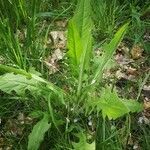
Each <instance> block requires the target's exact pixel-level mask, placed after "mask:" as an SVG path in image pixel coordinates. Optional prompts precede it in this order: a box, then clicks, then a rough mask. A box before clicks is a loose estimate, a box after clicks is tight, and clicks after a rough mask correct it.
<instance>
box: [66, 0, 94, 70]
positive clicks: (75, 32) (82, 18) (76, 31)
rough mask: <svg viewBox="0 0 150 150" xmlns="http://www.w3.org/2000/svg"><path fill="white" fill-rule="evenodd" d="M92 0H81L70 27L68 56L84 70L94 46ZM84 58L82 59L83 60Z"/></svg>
mask: <svg viewBox="0 0 150 150" xmlns="http://www.w3.org/2000/svg"><path fill="white" fill-rule="evenodd" d="M90 1H91V0H80V1H78V6H77V9H76V12H75V15H74V17H73V18H72V19H71V20H70V22H69V27H68V49H69V51H68V56H69V57H70V59H71V63H72V62H73V64H76V66H77V67H78V68H79V67H80V70H81V69H82V70H84V69H85V68H84V67H85V66H86V65H87V64H88V62H89V57H90V53H91V46H92V36H91V30H92V20H91V5H90ZM81 59H82V60H81ZM79 64H80V66H79Z"/></svg>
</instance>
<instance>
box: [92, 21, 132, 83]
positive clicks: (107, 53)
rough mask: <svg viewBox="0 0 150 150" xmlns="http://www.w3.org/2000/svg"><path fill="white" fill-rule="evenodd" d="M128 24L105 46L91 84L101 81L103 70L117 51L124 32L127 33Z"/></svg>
mask: <svg viewBox="0 0 150 150" xmlns="http://www.w3.org/2000/svg"><path fill="white" fill-rule="evenodd" d="M128 25H129V23H126V24H124V25H123V26H122V27H121V28H120V29H119V30H118V31H117V33H116V34H115V35H114V38H113V39H112V40H111V42H110V43H109V44H105V45H104V47H103V49H104V54H103V55H102V59H101V61H100V63H99V65H98V68H97V70H96V72H95V74H94V78H93V80H92V82H91V83H92V84H94V83H96V82H97V81H98V80H99V79H101V77H102V75H103V71H104V69H105V68H106V67H107V64H108V62H109V60H110V59H111V58H112V56H113V54H114V52H115V50H116V49H117V47H118V45H119V43H120V42H121V40H122V39H123V37H124V35H125V32H126V31H127V28H128Z"/></svg>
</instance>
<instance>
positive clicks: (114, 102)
mask: <svg viewBox="0 0 150 150" xmlns="http://www.w3.org/2000/svg"><path fill="white" fill-rule="evenodd" d="M90 107H91V108H92V110H91V111H93V110H94V109H95V108H96V111H97V112H100V111H102V115H103V118H105V117H106V116H107V117H108V118H109V119H117V118H119V117H121V116H123V115H125V114H127V113H129V112H139V111H141V110H142V105H141V104H140V103H138V102H137V101H134V100H124V99H120V98H119V97H118V95H117V93H116V91H113V92H111V89H110V88H106V89H104V88H103V90H102V93H101V97H100V98H97V99H95V100H91V101H89V102H88V107H87V109H88V110H89V109H90Z"/></svg>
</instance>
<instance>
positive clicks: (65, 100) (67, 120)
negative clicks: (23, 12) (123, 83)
mask: <svg viewBox="0 0 150 150" xmlns="http://www.w3.org/2000/svg"><path fill="white" fill-rule="evenodd" d="M34 2H35V1H34ZM90 4H91V0H80V1H78V6H77V9H76V12H75V15H74V17H73V18H72V19H71V20H70V22H69V26H68V49H69V51H68V52H67V57H68V59H69V67H68V68H67V69H68V72H69V71H70V70H71V72H69V73H68V74H67V77H68V78H69V79H70V80H72V82H71V83H70V84H66V83H65V82H64V84H65V85H66V86H67V87H68V89H67V90H66V91H64V90H63V89H62V88H60V87H59V86H57V85H55V84H53V83H51V82H50V81H48V80H45V79H44V78H42V77H40V76H38V75H36V74H34V73H31V72H30V71H29V72H26V71H25V70H22V69H25V68H23V67H20V68H22V69H16V68H12V67H8V66H4V65H0V69H1V70H2V71H3V73H4V72H7V73H6V74H3V75H2V76H0V90H2V91H3V92H6V93H8V94H12V92H15V94H16V95H19V96H22V95H27V94H28V92H29V93H30V94H31V95H33V96H35V99H34V100H35V101H42V100H44V105H42V109H41V110H40V111H38V112H40V113H41V114H42V115H43V119H41V120H40V121H39V122H37V123H36V125H35V126H34V127H33V130H32V132H31V133H30V135H29V141H28V149H29V150H36V149H38V148H39V146H40V143H41V142H42V141H43V139H44V135H45V133H46V132H47V131H48V130H49V128H50V127H51V131H50V133H51V132H52V131H53V133H54V134H55V136H56V137H57V138H58V139H59V140H60V139H61V140H62V139H63V140H64V141H65V142H66V143H67V142H68V141H69V142H68V143H69V144H70V145H69V146H68V147H69V148H74V149H76V150H79V149H105V142H106V141H107V139H106V136H105V134H106V124H107V123H109V120H111V119H113V120H115V119H117V118H119V117H122V116H124V115H128V114H129V113H130V112H139V111H141V109H142V106H141V104H139V103H138V102H137V101H134V100H126V99H123V98H119V96H118V94H117V92H116V91H115V90H114V91H112V90H111V89H110V88H108V87H107V88H102V87H100V86H101V85H100V84H99V83H101V81H102V76H103V73H104V71H105V70H106V69H107V68H108V64H109V61H111V59H112V56H113V54H114V52H115V50H116V48H117V47H118V45H119V43H120V42H121V40H122V39H123V37H124V35H125V33H126V31H127V28H128V25H129V23H126V24H124V25H123V26H122V27H121V28H120V29H119V30H118V31H117V32H116V34H115V35H114V37H113V38H112V40H111V41H110V42H109V43H105V44H104V45H103V46H102V50H103V54H102V56H99V57H98V58H99V63H98V65H95V62H92V60H93V58H94V55H93V51H92V46H93V38H92V29H93V22H92V18H91V16H92V8H91V5H90ZM35 11H36V9H33V16H34V17H35ZM31 25H33V26H32V29H34V25H35V18H32V20H31ZM33 33H34V31H31V34H29V37H30V36H33V37H32V38H33V39H34V35H33ZM32 38H29V39H32ZM27 43H28V42H27ZM28 44H29V45H30V42H29V43H28ZM28 44H27V45H28ZM29 45H28V46H29ZM31 45H32V44H31ZM94 66H96V69H95V67H94ZM74 81H75V82H74ZM72 83H73V84H72ZM37 97H38V98H37ZM42 102H43V101H42ZM95 113H96V114H97V115H96V119H97V121H96V124H97V129H96V138H95V136H93V141H92V142H91V143H89V142H88V141H87V137H86V135H88V132H89V131H88V129H87V127H86V125H85V123H84V119H83V120H82V121H81V122H80V123H79V125H76V121H72V120H73V119H74V116H80V115H81V116H84V117H87V115H93V114H95ZM101 114H102V115H101ZM38 117H41V115H39V116H38ZM84 117H83V118H84ZM107 118H108V119H107ZM76 127H78V130H76ZM83 128H84V130H85V133H83V132H82V133H81V134H79V132H81V131H83ZM108 129H109V127H108ZM55 131H56V133H55ZM101 131H102V132H101ZM76 133H78V134H76ZM100 134H101V135H100ZM72 135H77V137H79V142H76V141H75V140H74V139H73V138H72ZM100 136H101V137H102V139H101V138H99V137H100ZM51 138H53V136H51ZM57 138H55V139H54V141H55V142H54V143H56V144H55V146H54V147H56V146H58V147H61V148H62V147H63V146H61V145H59V143H58V139H57ZM97 139H99V140H97ZM109 139H111V137H109ZM116 139H117V138H116ZM63 144H64V143H63ZM64 145H65V144H64ZM99 145H100V147H99ZM119 147H121V146H119ZM63 148H64V147H63Z"/></svg>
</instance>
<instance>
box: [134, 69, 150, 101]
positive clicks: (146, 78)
mask: <svg viewBox="0 0 150 150" xmlns="http://www.w3.org/2000/svg"><path fill="white" fill-rule="evenodd" d="M149 76H150V70H149V72H148V74H147V75H146V76H145V78H144V80H143V82H142V84H141V86H140V88H139V92H138V96H137V98H136V100H137V101H138V100H139V98H140V95H141V92H142V89H143V86H144V85H145V84H146V82H147V80H148V78H149Z"/></svg>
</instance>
